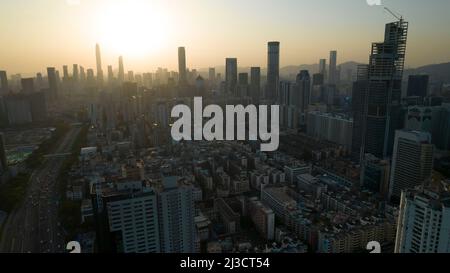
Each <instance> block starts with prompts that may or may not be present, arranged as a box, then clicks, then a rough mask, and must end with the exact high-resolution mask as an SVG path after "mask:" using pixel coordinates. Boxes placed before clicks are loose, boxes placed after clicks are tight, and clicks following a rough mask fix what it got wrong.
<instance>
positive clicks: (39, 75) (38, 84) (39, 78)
mask: <svg viewBox="0 0 450 273" xmlns="http://www.w3.org/2000/svg"><path fill="white" fill-rule="evenodd" d="M43 86H44V79H43V78H42V73H36V90H41V89H42V87H43Z"/></svg>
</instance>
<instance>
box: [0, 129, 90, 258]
mask: <svg viewBox="0 0 450 273" xmlns="http://www.w3.org/2000/svg"><path fill="white" fill-rule="evenodd" d="M80 131H81V127H79V126H72V127H71V128H70V130H69V132H68V133H67V134H66V135H65V136H64V138H63V139H62V140H61V141H60V142H59V143H57V144H56V147H55V149H54V150H53V151H51V152H52V153H54V154H68V153H70V151H71V148H72V146H73V144H74V142H75V140H76V138H77V136H78V135H79V133H80ZM63 161H64V158H63V157H44V159H43V162H42V164H41V166H40V167H39V168H37V169H35V170H33V173H32V175H31V177H30V182H29V185H28V189H27V193H26V196H25V197H24V201H23V203H22V204H20V205H19V206H18V207H17V208H16V209H15V210H14V211H13V212H12V213H11V214H10V215H9V217H8V220H7V221H6V223H5V225H4V226H3V232H2V238H0V252H1V253H62V252H66V250H65V245H66V242H65V241H64V234H63V230H62V227H61V224H60V222H59V221H58V205H59V204H58V200H59V199H60V198H59V190H58V185H57V177H58V174H59V171H60V169H61V167H62V164H63Z"/></svg>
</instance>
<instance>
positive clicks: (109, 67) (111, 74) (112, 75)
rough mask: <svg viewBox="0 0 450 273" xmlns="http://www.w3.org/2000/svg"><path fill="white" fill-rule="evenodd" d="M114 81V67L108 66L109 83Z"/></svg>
mask: <svg viewBox="0 0 450 273" xmlns="http://www.w3.org/2000/svg"><path fill="white" fill-rule="evenodd" d="M113 80H114V72H113V67H112V65H108V82H109V83H111V82H112V81H113Z"/></svg>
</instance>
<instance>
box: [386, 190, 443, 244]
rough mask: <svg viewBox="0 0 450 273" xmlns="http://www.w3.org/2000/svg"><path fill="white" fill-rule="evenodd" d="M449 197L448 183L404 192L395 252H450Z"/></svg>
mask: <svg viewBox="0 0 450 273" xmlns="http://www.w3.org/2000/svg"><path fill="white" fill-rule="evenodd" d="M449 201H450V193H449V192H448V189H445V185H426V186H420V187H417V188H416V189H411V190H406V191H404V192H402V196H401V201H400V211H399V217H398V225H397V236H396V242H395V253H449V252H450V232H449V230H450V202H449Z"/></svg>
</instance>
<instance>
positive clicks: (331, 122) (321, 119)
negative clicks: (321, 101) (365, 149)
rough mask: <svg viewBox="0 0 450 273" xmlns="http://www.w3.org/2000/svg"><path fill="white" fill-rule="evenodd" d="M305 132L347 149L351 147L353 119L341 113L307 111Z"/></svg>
mask: <svg viewBox="0 0 450 273" xmlns="http://www.w3.org/2000/svg"><path fill="white" fill-rule="evenodd" d="M306 128H307V130H306V131H307V134H308V135H309V136H311V137H315V138H318V139H322V140H327V141H330V142H334V143H336V144H339V145H342V146H343V147H345V148H346V149H347V150H350V149H351V147H352V132H353V119H351V118H347V117H345V116H342V115H335V114H330V113H323V112H317V111H315V112H309V113H308V117H307V125H306Z"/></svg>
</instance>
